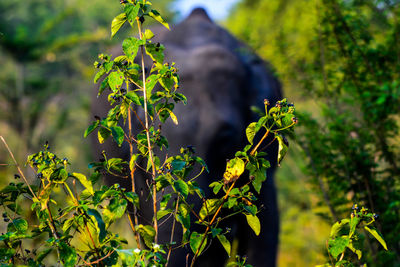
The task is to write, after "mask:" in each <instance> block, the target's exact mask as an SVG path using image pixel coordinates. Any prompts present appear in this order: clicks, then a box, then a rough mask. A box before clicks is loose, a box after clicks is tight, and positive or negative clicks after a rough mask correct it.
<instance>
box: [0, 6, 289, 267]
mask: <svg viewBox="0 0 400 267" xmlns="http://www.w3.org/2000/svg"><path fill="white" fill-rule="evenodd" d="M121 4H122V6H123V12H122V13H121V14H119V15H118V16H116V17H115V18H114V19H113V21H112V24H111V36H112V37H113V36H114V35H115V34H117V32H118V31H119V30H120V29H121V28H122V26H123V25H124V24H130V26H131V27H135V26H137V29H138V38H136V37H129V38H126V39H125V40H124V41H123V43H122V48H123V51H124V55H122V56H119V57H116V58H111V57H110V56H108V55H106V54H101V55H99V61H100V62H95V63H94V66H95V67H96V68H97V69H98V72H97V74H96V76H95V82H97V81H99V80H100V79H101V78H102V80H101V85H100V88H99V94H105V93H108V101H109V102H110V104H111V106H110V110H109V112H108V115H107V116H106V117H105V118H96V120H95V121H94V122H93V123H92V124H91V125H90V126H89V127H88V128H87V130H86V131H85V133H84V136H85V137H86V136H88V135H89V134H92V133H93V132H95V131H97V136H98V140H99V142H100V143H103V142H105V141H106V140H107V139H108V138H110V139H112V140H113V141H114V142H115V143H116V144H117V145H118V146H122V145H123V144H124V143H126V144H128V146H129V148H130V157H129V161H124V160H123V159H120V158H108V157H107V155H106V154H105V153H104V154H103V156H104V160H103V161H101V162H97V163H93V164H90V167H91V168H92V169H93V170H94V172H93V173H92V174H91V175H90V177H86V176H85V175H84V174H81V173H76V172H72V171H71V170H70V168H69V165H70V164H69V161H68V160H67V159H66V158H63V159H61V158H59V157H57V156H56V155H55V154H53V153H51V152H50V151H49V146H48V143H46V145H45V147H44V150H42V151H40V152H38V153H36V154H33V155H31V156H29V157H28V160H27V163H28V164H29V165H30V167H31V168H32V169H33V171H34V172H35V175H36V181H35V182H34V183H33V184H30V183H28V180H27V179H26V177H25V175H24V173H23V172H22V171H21V170H20V168H19V167H18V170H19V175H16V176H15V177H16V179H21V178H22V179H23V180H24V182H22V183H11V184H10V185H9V186H7V187H6V188H4V189H3V190H2V191H1V192H0V200H1V207H2V208H3V209H4V211H5V212H4V215H3V217H4V221H6V222H8V226H7V232H6V233H5V234H2V235H1V236H0V241H1V243H2V247H1V248H0V251H1V254H0V261H1V262H2V263H3V264H8V265H15V264H25V265H28V264H29V265H33V266H36V265H43V264H46V260H49V258H50V257H51V256H50V255H52V257H55V258H56V259H57V261H58V262H59V263H62V264H63V265H65V266H75V265H80V264H85V265H99V266H105V265H106V266H109V265H113V266H148V265H151V266H153V265H154V266H165V265H166V264H167V263H168V260H169V257H170V253H171V251H172V249H174V248H179V247H180V246H183V245H186V244H188V245H189V247H190V248H191V250H192V252H193V257H192V259H191V266H193V265H194V263H195V262H196V259H197V257H198V256H200V255H201V254H202V252H203V251H204V250H205V248H206V246H207V244H209V243H210V242H211V240H212V239H218V241H219V242H220V243H221V245H222V247H224V249H225V250H226V252H227V254H228V255H230V253H231V243H230V241H229V240H228V238H227V235H226V234H227V232H226V231H224V230H223V229H222V228H220V226H219V225H220V223H221V221H224V220H225V219H227V218H228V217H231V216H233V215H237V214H242V215H243V216H245V217H246V219H247V222H248V224H249V227H251V228H252V229H253V231H254V232H255V234H256V235H258V234H259V233H260V231H261V225H260V221H259V219H258V217H257V213H258V210H259V207H257V206H256V205H255V204H254V202H255V201H256V200H257V197H256V193H259V192H260V189H261V186H262V183H263V182H264V181H265V180H266V170H267V169H268V168H269V167H270V164H269V162H268V161H267V160H266V159H265V156H266V153H265V152H263V151H262V150H264V149H265V148H267V147H268V146H269V145H271V143H272V142H278V143H279V153H278V155H277V158H278V162H280V161H281V160H282V159H283V157H284V156H285V154H286V152H287V149H288V147H287V142H286V140H285V138H284V136H283V135H284V134H286V135H292V134H293V127H294V125H295V124H296V123H297V119H296V118H295V116H294V111H295V109H294V105H293V104H290V103H287V100H286V99H283V100H281V101H278V102H277V104H276V105H275V106H274V107H270V106H269V102H268V101H267V100H266V101H265V102H264V104H265V112H262V117H261V118H260V119H259V120H258V121H257V122H253V123H251V124H250V125H249V127H248V128H247V129H246V136H247V139H248V142H249V144H248V145H246V146H245V147H244V149H243V150H242V151H238V152H237V153H236V154H235V157H234V158H233V159H231V160H229V161H228V162H227V166H226V171H225V173H224V175H223V177H222V178H221V180H220V181H217V182H214V183H212V184H210V187H211V188H212V190H213V194H214V195H213V196H212V198H208V197H207V196H206V195H205V194H204V191H203V190H202V189H201V188H199V187H198V185H197V183H196V178H197V177H198V176H199V174H201V173H202V172H203V171H207V166H206V164H205V162H204V161H203V160H202V159H201V158H199V157H197V156H195V153H194V150H193V148H191V147H188V148H182V149H181V151H180V155H174V156H168V157H166V158H165V159H163V158H162V157H161V156H160V154H159V152H160V151H159V150H161V151H162V150H163V149H167V148H168V141H167V140H166V138H165V137H164V136H163V135H162V132H161V130H160V129H156V128H155V127H154V124H155V123H156V122H161V123H163V122H165V121H166V120H167V119H168V118H170V119H171V120H172V121H173V122H174V123H175V124H178V118H177V117H176V115H175V114H174V113H173V111H174V107H175V104H177V103H179V102H183V103H186V97H185V96H184V95H182V94H181V93H179V92H177V89H178V87H179V76H178V74H177V69H176V68H175V67H174V63H170V64H169V63H165V62H164V54H163V50H164V46H163V45H162V44H159V43H153V42H152V40H151V39H152V38H153V36H154V34H153V33H152V32H151V31H150V30H149V29H146V30H143V23H144V21H145V20H147V19H149V18H152V19H154V20H156V21H157V22H159V23H161V24H162V25H164V26H165V27H167V28H168V27H169V26H168V23H167V22H166V21H165V20H164V19H163V17H162V16H161V15H160V14H159V12H158V11H156V10H154V9H153V8H152V5H151V3H150V2H149V1H147V0H140V1H134V0H123V1H121ZM146 55H147V56H148V57H150V59H151V60H152V62H153V64H152V66H151V68H150V70H149V71H146V69H145V64H144V60H145V59H144V57H145V56H146ZM135 59H136V60H138V61H139V64H137V63H136V62H138V61H135ZM146 74H147V75H146ZM157 84H158V85H159V87H158V88H157V90H156V85H157ZM136 109H142V110H143V111H144V115H143V117H139V116H137V122H138V124H140V125H141V126H142V129H141V130H140V131H139V132H133V126H132V118H131V116H132V114H140V113H136V112H135V111H136ZM267 138H269V139H272V141H270V142H269V143H268V144H264V143H265V142H264V141H265V140H266V139H267ZM1 139H2V141H3V143H4V144H5V145H6V147H7V148H8V146H7V144H6V142H5V141H4V139H3V138H2V137H1ZM261 145H263V146H261ZM10 154H11V156H12V157H13V155H12V153H11V152H10ZM139 162H145V163H146V164H145V166H141V165H140V164H139ZM15 163H16V162H15ZM16 165H17V163H16ZM196 165H197V166H199V167H200V168H198V169H200V173H196V170H198V169H197V168H195V166H196ZM17 166H18V165H17ZM137 168H140V169H143V170H145V171H146V172H147V173H148V174H149V175H150V176H151V182H150V183H149V187H150V195H149V196H145V197H149V198H151V199H152V204H153V220H152V223H151V224H139V220H138V215H137V213H136V210H137V209H140V208H141V207H140V206H139V196H138V194H137V192H136V190H135V172H136V170H137ZM101 172H105V173H109V174H112V175H120V174H124V173H128V176H129V177H130V178H131V181H132V190H126V189H123V188H120V186H119V185H118V184H115V185H113V186H111V187H107V186H101V187H99V186H96V185H95V184H96V182H97V180H98V179H99V177H100V176H101V174H100V173H101ZM239 179H240V183H237V181H238V180H239ZM78 182H79V183H78ZM77 184H81V186H82V187H83V190H79V188H78V187H79V186H78V187H77ZM60 189H62V190H60ZM253 189H254V190H255V191H256V193H254V192H253ZM56 191H60V193H62V192H64V193H65V194H66V197H64V199H66V200H67V201H62V202H56V200H55V198H54V196H55V192H56ZM159 197H160V198H159ZM194 198H199V199H200V201H201V203H202V206H201V207H200V208H197V209H196V207H194V206H193V205H192V204H191V203H192V202H193V199H194ZM23 200H28V201H31V202H32V204H31V205H30V206H31V210H32V211H33V212H34V215H35V216H34V217H35V219H34V220H35V222H34V223H30V222H28V221H29V220H28V217H27V216H29V215H26V214H25V215H24V214H23V213H22V209H23V207H24V205H25V202H23ZM128 206H132V209H133V212H131V213H130V215H129V220H130V227H131V229H132V232H133V234H134V236H135V238H136V242H137V244H136V245H137V249H124V247H123V245H124V244H126V240H125V239H123V238H121V237H120V236H118V235H117V234H115V233H113V232H111V231H110V227H111V225H112V224H114V223H115V222H116V220H118V219H120V218H121V217H122V216H124V214H125V212H126V210H127V208H128ZM222 210H224V211H227V212H224V213H222V212H221V211H222ZM222 214H223V215H222ZM167 220H172V221H173V223H172V229H171V242H169V243H166V244H159V242H158V241H159V240H158V234H159V229H158V227H159V225H160V224H161V223H164V222H165V221H167ZM176 222H177V223H179V224H181V226H182V231H183V233H182V234H183V235H182V236H183V238H182V240H173V237H174V231H175V227H174V225H175V223H176ZM193 222H195V223H196V224H198V225H200V226H201V228H196V230H193V227H192V225H193ZM30 240H32V241H33V242H41V243H42V245H41V246H40V247H39V248H35V249H33V250H31V249H27V246H29V242H28V241H30ZM231 266H249V265H248V264H247V263H246V258H240V257H237V261H236V263H231Z"/></svg>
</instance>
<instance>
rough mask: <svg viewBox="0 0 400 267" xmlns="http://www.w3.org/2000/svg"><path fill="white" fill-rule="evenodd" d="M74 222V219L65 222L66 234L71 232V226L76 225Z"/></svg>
mask: <svg viewBox="0 0 400 267" xmlns="http://www.w3.org/2000/svg"><path fill="white" fill-rule="evenodd" d="M74 221H75V218H74V217H72V218H69V219H68V220H65V222H64V223H63V227H62V230H63V232H64V233H66V232H67V231H68V230H69V228H71V226H72V225H73V224H74Z"/></svg>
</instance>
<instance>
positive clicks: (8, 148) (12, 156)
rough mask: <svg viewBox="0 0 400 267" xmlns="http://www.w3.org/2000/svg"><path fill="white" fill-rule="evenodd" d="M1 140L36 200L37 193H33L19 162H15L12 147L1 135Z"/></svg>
mask: <svg viewBox="0 0 400 267" xmlns="http://www.w3.org/2000/svg"><path fill="white" fill-rule="evenodd" d="M0 139H1V141H2V142H3V143H4V145H5V146H6V148H7V150H8V153H9V154H10V156H11V158H12V159H13V161H14V164H15V166H17V170H18V172H19V174H20V175H21V177H22V179H24V182H25V184H26V186H28V188H29V191H31V193H32V196H33V197H34V198H35V199H37V197H36V195H35V192H33V190H32V187H31V186H30V184H29V183H28V180H27V179H26V177H25V175H24V173H23V172H22V170H21V168H20V167H19V164H18V162H17V161H16V160H15V157H14V154H13V153H12V152H11V149H10V147H9V146H8V145H7V142H6V140H4V138H3V136H1V135H0Z"/></svg>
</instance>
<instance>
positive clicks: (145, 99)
mask: <svg viewBox="0 0 400 267" xmlns="http://www.w3.org/2000/svg"><path fill="white" fill-rule="evenodd" d="M136 21H137V25H138V29H139V37H140V40H143V33H142V27H141V23H140V21H139V18H138V17H137V18H136ZM140 53H141V57H142V58H141V63H142V74H143V75H142V78H143V102H144V119H145V126H146V128H145V130H146V137H147V146H148V148H149V159H150V162H151V167H152V178H153V213H154V223H153V227H154V230H155V232H156V234H155V236H154V242H155V243H156V244H157V239H158V224H157V189H156V185H155V180H156V167H155V165H154V160H153V151H152V149H151V142H150V133H149V120H148V117H147V91H146V73H145V66H144V48H143V45H141V46H140Z"/></svg>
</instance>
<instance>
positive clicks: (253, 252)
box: [92, 9, 281, 266]
mask: <svg viewBox="0 0 400 267" xmlns="http://www.w3.org/2000/svg"><path fill="white" fill-rule="evenodd" d="M153 32H155V34H156V38H157V40H156V41H158V42H160V43H162V44H164V45H165V47H166V49H165V55H166V57H165V61H166V62H172V61H173V62H176V66H177V68H178V69H179V75H180V78H181V84H180V88H181V89H180V90H181V91H182V93H183V94H185V95H186V97H187V98H188V104H187V105H186V106H184V105H177V106H176V108H175V110H174V112H175V113H176V114H177V115H178V119H179V125H178V126H176V125H174V124H172V123H171V121H169V120H167V123H166V124H165V125H164V126H163V133H164V134H165V135H166V137H167V138H168V140H169V145H170V149H169V152H168V154H169V155H176V154H178V153H179V149H180V147H186V146H188V145H193V146H195V148H196V154H197V156H200V157H202V158H203V159H204V160H205V161H206V163H207V165H208V167H209V169H210V173H209V174H206V175H203V176H202V177H200V178H199V179H198V180H197V181H198V182H199V183H200V185H201V186H202V188H208V185H209V184H210V183H211V182H212V181H213V180H215V179H217V178H221V177H222V175H223V172H224V170H225V166H226V159H228V158H232V157H233V156H234V153H235V152H236V151H237V150H240V149H242V148H243V146H244V145H245V144H246V138H245V129H246V127H247V125H248V124H249V123H250V122H252V121H254V120H256V119H257V118H256V117H255V116H254V114H253V113H252V112H251V110H250V107H251V106H253V105H254V106H259V107H261V108H263V100H264V99H265V98H266V99H268V100H269V101H270V102H271V103H274V102H275V101H277V100H279V99H280V98H281V90H280V85H279V82H278V81H277V79H276V78H275V77H274V76H273V75H272V73H271V71H270V70H269V69H268V68H267V67H266V64H265V62H263V61H262V60H261V59H260V58H259V57H258V56H256V55H255V54H253V53H252V52H251V51H250V50H249V49H248V48H247V47H246V46H245V45H243V44H242V43H240V42H239V41H238V40H236V39H235V38H234V37H233V36H232V35H230V34H229V33H228V32H227V31H225V30H224V29H222V28H220V27H219V26H217V25H216V24H214V23H213V22H212V21H211V19H210V18H209V17H208V15H207V14H206V12H205V11H204V10H203V9H195V10H194V11H193V12H192V13H191V15H190V16H189V17H188V18H186V19H185V20H184V21H183V22H181V23H180V24H178V25H176V26H175V27H173V28H172V30H171V31H167V30H161V29H158V28H157V29H153ZM118 53H121V50H120V51H118ZM114 56H117V53H114ZM101 101H103V103H104V104H98V103H99V102H98V99H96V101H95V102H94V104H93V107H92V113H93V115H98V116H105V111H106V110H108V104H107V103H105V102H106V100H105V97H104V98H103V99H102V100H101ZM93 148H94V152H95V156H96V157H99V155H100V153H101V151H102V150H105V151H107V154H108V155H109V157H115V156H119V157H124V158H126V159H127V158H128V157H129V148H128V147H127V145H126V146H125V147H123V149H122V153H121V150H119V149H117V148H116V145H115V144H113V143H112V142H111V141H110V142H108V143H106V144H104V145H99V144H98V142H97V140H96V139H95V138H94V146H93ZM267 152H268V153H269V154H270V155H272V156H271V158H270V162H271V164H272V165H273V166H275V165H276V160H275V156H276V147H271V148H270V149H269V151H267ZM273 172H274V167H273V168H271V169H269V171H268V178H267V181H266V182H265V184H264V185H263V188H262V192H261V194H260V195H259V196H258V198H259V203H262V204H263V209H262V210H261V212H260V214H259V218H260V221H261V233H260V236H258V237H256V236H255V234H254V233H253V232H252V230H251V229H250V228H249V227H248V225H247V223H246V220H245V218H244V216H237V217H236V219H235V221H233V222H232V223H233V224H232V225H231V226H230V227H231V229H232V230H231V237H232V238H231V239H233V238H237V240H238V241H239V242H238V244H239V247H238V251H237V254H239V255H247V258H248V263H250V264H252V265H254V266H275V261H276V253H277V244H278V232H279V224H278V222H279V220H278V210H277V202H276V190H275V185H274V180H273ZM138 175H139V174H138ZM138 175H137V177H138ZM107 179H109V180H108V182H109V183H116V182H119V183H121V185H122V186H125V187H127V188H130V185H129V184H128V183H127V180H129V179H126V180H123V179H120V180H119V179H118V178H116V177H112V178H110V177H108V178H107ZM145 179H146V178H144V176H143V179H137V180H138V182H137V183H139V184H137V185H136V187H137V188H140V189H142V190H144V192H145V193H144V195H145V196H144V197H143V198H142V199H141V207H142V208H141V214H139V216H141V217H142V218H143V221H146V219H147V220H148V221H150V220H151V217H152V214H151V213H149V212H147V213H146V211H149V210H152V209H151V207H150V203H148V202H147V203H146V200H145V198H146V192H147V191H146V190H148V188H147V185H146V183H145ZM164 228H165V227H164ZM159 238H160V239H161V240H164V241H167V240H169V232H165V231H164V232H163V230H162V229H161V230H160V236H159ZM182 250H183V249H182ZM186 253H187V251H181V252H177V253H175V255H174V256H173V257H172V259H171V263H170V264H169V265H170V266H185V256H186ZM225 255H226V253H225V252H224V251H223V249H222V247H221V245H220V244H218V242H214V243H213V244H212V245H211V247H210V248H208V250H207V251H206V255H205V256H201V257H199V259H198V265H199V266H223V264H224V262H225V261H226V257H225Z"/></svg>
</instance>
